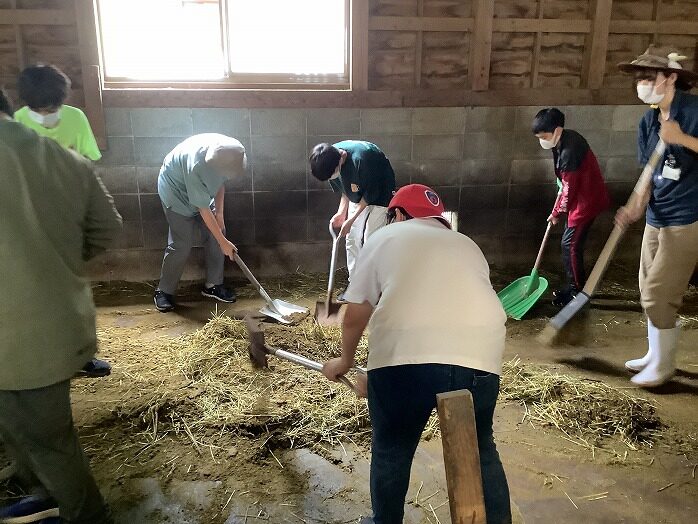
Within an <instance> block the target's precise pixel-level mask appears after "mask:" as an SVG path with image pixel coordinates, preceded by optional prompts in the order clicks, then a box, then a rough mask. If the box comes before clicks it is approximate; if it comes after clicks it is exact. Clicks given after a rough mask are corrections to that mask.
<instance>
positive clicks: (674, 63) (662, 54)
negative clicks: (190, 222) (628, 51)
mask: <svg viewBox="0 0 698 524" xmlns="http://www.w3.org/2000/svg"><path fill="white" fill-rule="evenodd" d="M685 59H686V57H685V56H682V55H680V54H678V53H676V52H672V51H670V50H668V49H666V48H658V47H653V46H650V47H648V48H647V51H645V52H644V53H643V54H641V55H640V56H638V57H637V58H636V59H635V60H633V61H632V62H622V63H620V64H618V69H620V70H621V71H623V72H624V73H630V74H632V73H635V72H636V71H643V70H654V71H662V72H664V73H668V74H671V73H676V75H677V76H678V77H679V79H682V80H684V81H685V82H689V83H693V82H695V81H696V80H698V73H695V72H694V71H689V70H687V69H683V68H682V67H681V64H679V62H680V61H681V60H685Z"/></svg>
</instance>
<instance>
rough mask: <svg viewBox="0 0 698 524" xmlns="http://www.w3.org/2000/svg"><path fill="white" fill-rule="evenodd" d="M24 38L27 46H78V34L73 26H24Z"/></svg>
mask: <svg viewBox="0 0 698 524" xmlns="http://www.w3.org/2000/svg"><path fill="white" fill-rule="evenodd" d="M22 37H23V38H24V41H25V42H26V43H27V44H34V45H51V46H67V47H77V46H78V34H77V31H76V30H75V26H72V25H54V26H46V25H24V26H22Z"/></svg>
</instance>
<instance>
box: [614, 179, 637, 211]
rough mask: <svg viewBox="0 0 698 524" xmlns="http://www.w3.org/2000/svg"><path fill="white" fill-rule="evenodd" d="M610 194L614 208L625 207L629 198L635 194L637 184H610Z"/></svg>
mask: <svg viewBox="0 0 698 524" xmlns="http://www.w3.org/2000/svg"><path fill="white" fill-rule="evenodd" d="M607 186H608V192H609V193H610V194H611V201H612V202H613V207H619V206H622V205H625V203H626V202H627V201H628V197H630V194H631V193H632V192H633V188H634V187H635V184H634V183H632V182H608V184H607Z"/></svg>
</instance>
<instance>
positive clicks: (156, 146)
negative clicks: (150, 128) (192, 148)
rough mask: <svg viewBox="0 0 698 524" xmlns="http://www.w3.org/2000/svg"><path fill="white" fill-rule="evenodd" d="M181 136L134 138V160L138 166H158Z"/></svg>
mask: <svg viewBox="0 0 698 524" xmlns="http://www.w3.org/2000/svg"><path fill="white" fill-rule="evenodd" d="M182 140H183V138H174V137H173V138H164V137H159V138H152V137H151V138H135V139H134V147H135V157H136V158H135V160H136V165H138V166H160V165H162V161H163V160H164V159H165V157H166V156H167V154H168V153H169V152H170V151H172V150H173V149H174V148H175V146H176V145H177V144H179V143H180V142H181V141H182Z"/></svg>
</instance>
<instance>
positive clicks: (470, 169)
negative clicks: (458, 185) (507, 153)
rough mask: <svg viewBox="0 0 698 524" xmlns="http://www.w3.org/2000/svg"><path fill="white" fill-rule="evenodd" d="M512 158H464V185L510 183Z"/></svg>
mask: <svg viewBox="0 0 698 524" xmlns="http://www.w3.org/2000/svg"><path fill="white" fill-rule="evenodd" d="M510 171H511V160H508V159H505V160H497V159H490V160H463V180H462V183H463V185H464V186H477V185H480V184H483V185H488V184H507V183H509V177H510Z"/></svg>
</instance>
